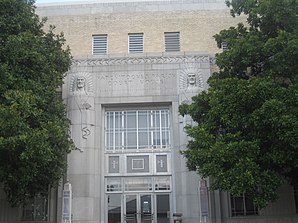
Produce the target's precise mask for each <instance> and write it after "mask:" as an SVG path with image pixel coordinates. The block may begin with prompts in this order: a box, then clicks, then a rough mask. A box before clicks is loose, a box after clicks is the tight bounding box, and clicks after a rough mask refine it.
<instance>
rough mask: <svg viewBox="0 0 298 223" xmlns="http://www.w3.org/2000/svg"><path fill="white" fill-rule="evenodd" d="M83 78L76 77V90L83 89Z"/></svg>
mask: <svg viewBox="0 0 298 223" xmlns="http://www.w3.org/2000/svg"><path fill="white" fill-rule="evenodd" d="M85 82H86V80H85V78H84V77H77V89H78V90H81V89H84V88H85Z"/></svg>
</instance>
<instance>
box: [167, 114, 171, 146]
mask: <svg viewBox="0 0 298 223" xmlns="http://www.w3.org/2000/svg"><path fill="white" fill-rule="evenodd" d="M167 121H168V125H167V132H168V137H169V138H168V144H167V146H170V145H171V131H170V114H169V112H167Z"/></svg>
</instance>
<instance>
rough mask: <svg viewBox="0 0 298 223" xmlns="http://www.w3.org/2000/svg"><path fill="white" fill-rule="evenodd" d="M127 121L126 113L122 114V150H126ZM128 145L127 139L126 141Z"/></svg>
mask: <svg viewBox="0 0 298 223" xmlns="http://www.w3.org/2000/svg"><path fill="white" fill-rule="evenodd" d="M125 121H126V127H125V128H124V123H125ZM126 128H127V119H126V114H125V112H121V147H122V148H121V149H125V140H124V139H125V133H126V131H127V129H126ZM126 143H127V139H126Z"/></svg>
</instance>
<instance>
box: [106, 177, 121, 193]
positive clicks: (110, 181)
mask: <svg viewBox="0 0 298 223" xmlns="http://www.w3.org/2000/svg"><path fill="white" fill-rule="evenodd" d="M121 190H122V187H121V178H107V192H114V191H121Z"/></svg>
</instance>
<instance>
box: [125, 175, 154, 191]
mask: <svg viewBox="0 0 298 223" xmlns="http://www.w3.org/2000/svg"><path fill="white" fill-rule="evenodd" d="M151 190H152V178H146V177H135V178H125V191H151Z"/></svg>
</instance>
